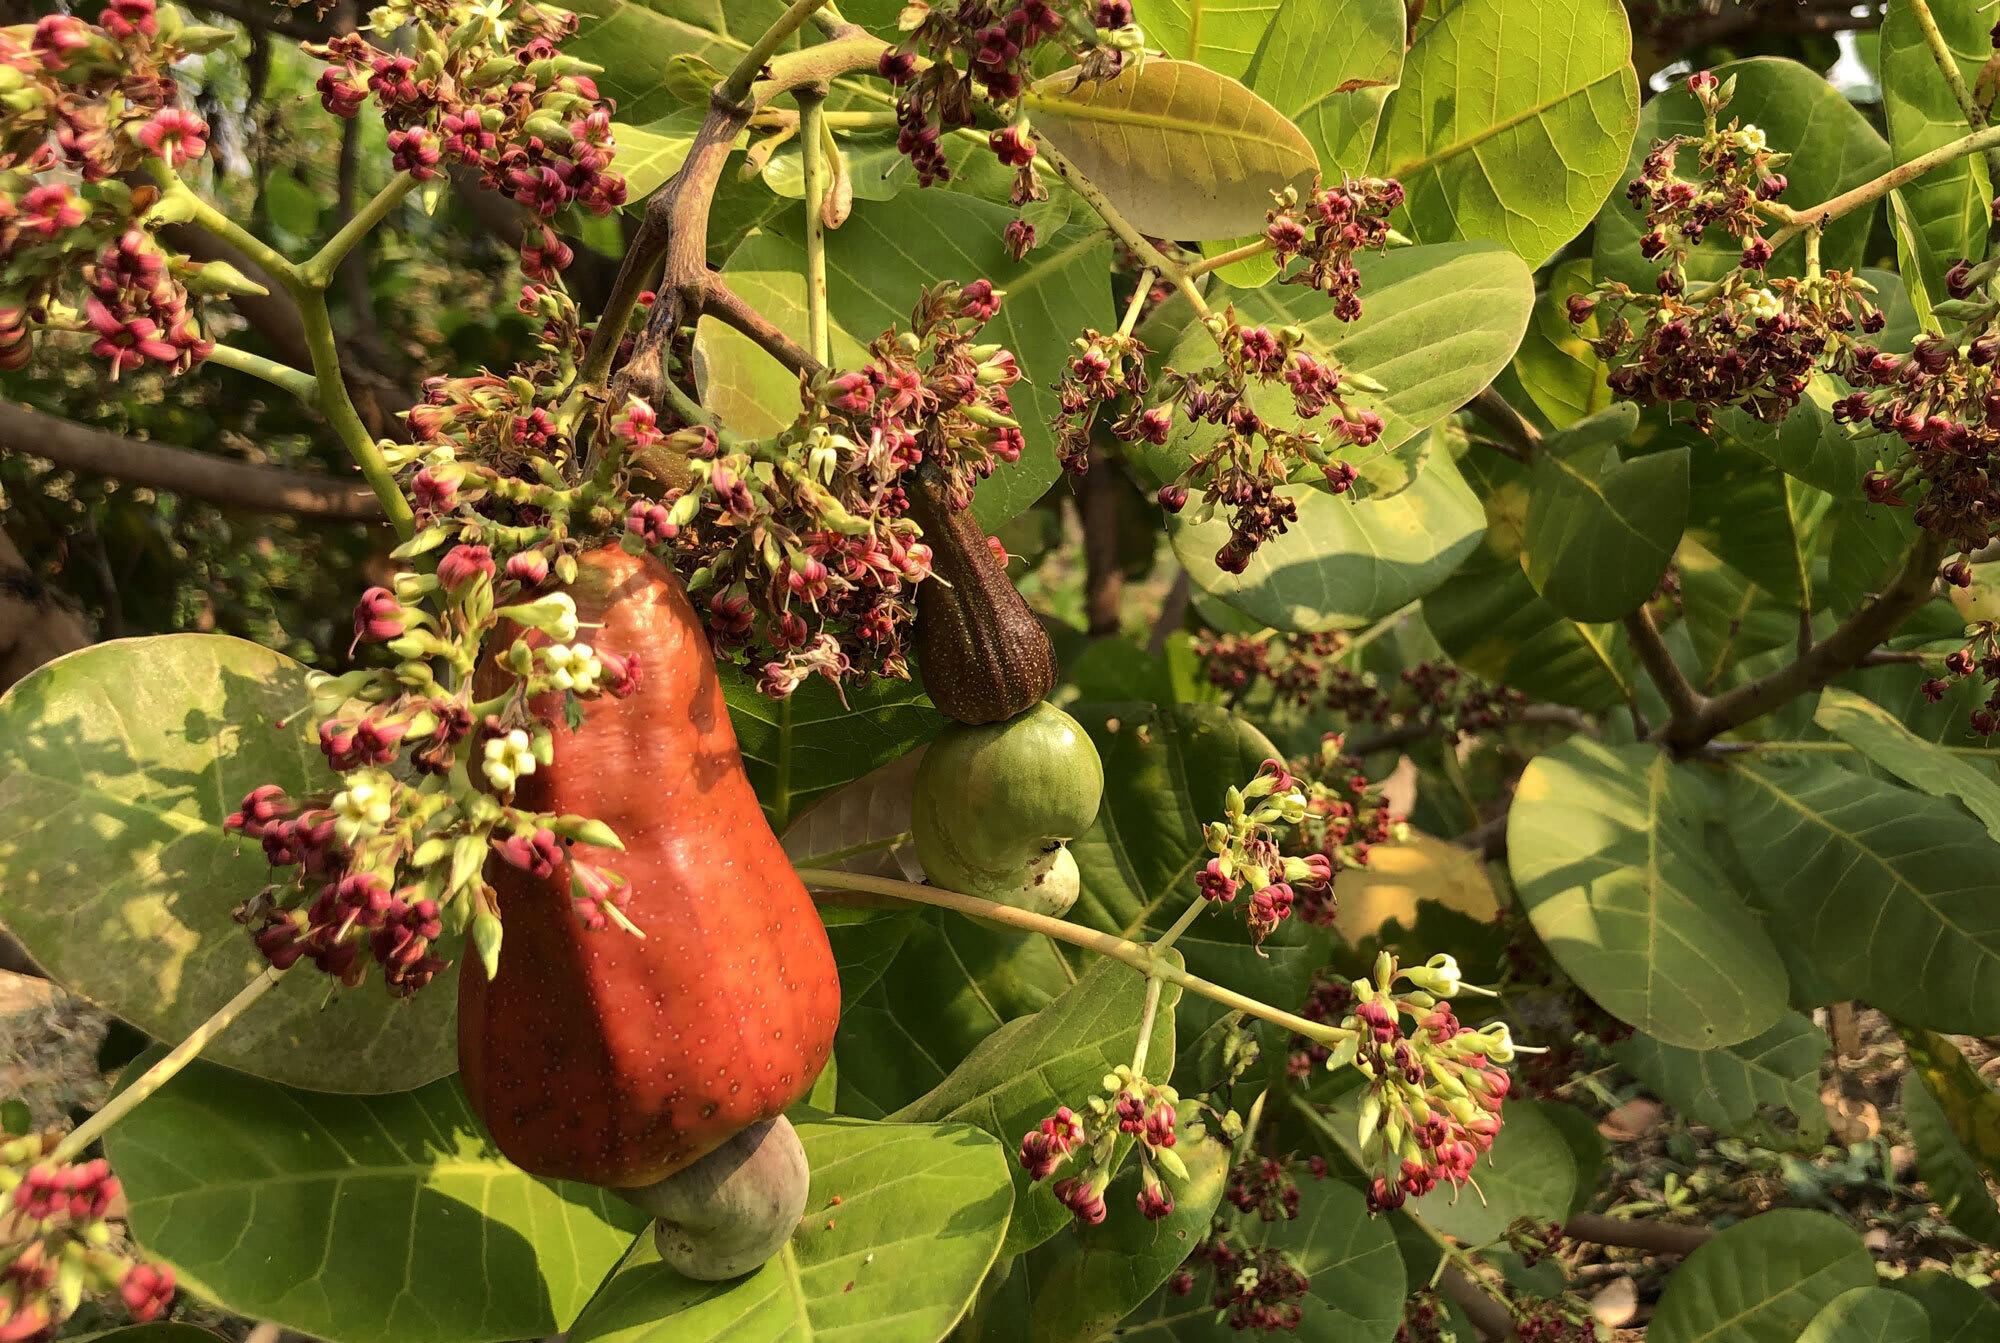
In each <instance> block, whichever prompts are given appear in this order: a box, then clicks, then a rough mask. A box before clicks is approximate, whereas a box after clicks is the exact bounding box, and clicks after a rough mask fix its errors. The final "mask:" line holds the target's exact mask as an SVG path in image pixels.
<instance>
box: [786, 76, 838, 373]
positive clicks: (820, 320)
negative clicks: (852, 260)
mask: <svg viewBox="0 0 2000 1343" xmlns="http://www.w3.org/2000/svg"><path fill="white" fill-rule="evenodd" d="M793 96H794V97H795V98H797V99H798V104H799V153H800V155H801V156H802V158H803V160H804V166H805V174H806V182H805V187H806V201H805V205H806V348H807V349H809V350H810V351H812V357H813V358H815V359H817V360H818V361H819V362H820V363H821V364H822V365H824V364H826V363H827V362H828V361H829V360H830V359H831V358H832V356H833V340H832V337H831V335H830V334H829V331H828V326H827V316H826V218H825V215H824V213H823V212H824V210H825V207H826V192H827V164H826V138H825V137H826V125H825V123H824V122H823V121H822V120H821V110H822V105H823V104H824V102H825V95H824V94H823V93H821V92H820V91H819V90H818V89H805V88H802V89H800V90H798V92H797V93H796V94H794V95H793Z"/></svg>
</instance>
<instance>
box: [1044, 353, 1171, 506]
mask: <svg viewBox="0 0 2000 1343" xmlns="http://www.w3.org/2000/svg"><path fill="white" fill-rule="evenodd" d="M1072 348H1073V349H1074V350H1075V351H1076V353H1074V354H1073V355H1071V356H1070V359H1069V362H1068V363H1067V364H1065V365H1064V366H1063V377H1062V382H1061V383H1059V384H1058V385H1057V387H1056V407H1057V409H1056V419H1055V431H1056V458H1057V460H1059V461H1060V462H1061V463H1062V466H1063V470H1065V471H1067V472H1069V473H1070V474H1071V475H1074V476H1080V475H1082V474H1083V473H1084V472H1086V471H1088V470H1089V469H1090V439H1091V430H1092V427H1093V426H1094V425H1095V424H1096V423H1097V413H1098V411H1099V410H1100V409H1102V408H1104V407H1107V406H1122V407H1123V410H1122V411H1121V412H1120V413H1119V414H1118V416H1117V418H1116V419H1115V420H1114V421H1113V422H1112V424H1111V432H1112V433H1114V434H1116V435H1117V436H1118V437H1120V438H1122V439H1124V440H1125V441H1126V442H1128V443H1129V442H1133V441H1136V440H1144V441H1145V442H1147V443H1154V444H1159V443H1165V442H1166V441H1167V433H1168V431H1169V430H1171V429H1172V428H1173V424H1174V417H1173V412H1172V411H1171V410H1170V409H1168V408H1167V407H1166V406H1154V407H1152V408H1151V409H1147V408H1146V407H1145V406H1143V405H1142V404H1141V403H1142V401H1143V400H1144V398H1145V395H1146V388H1147V385H1148V384H1147V377H1146V356H1147V354H1148V353H1150V351H1148V350H1147V348H1146V343H1145V342H1144V341H1142V340H1140V339H1139V338H1138V337H1137V336H1134V335H1131V334H1130V333H1129V332H1115V331H1114V332H1113V333H1111V334H1110V335H1108V336H1107V335H1105V334H1104V333H1103V332H1101V331H1097V330H1094V329H1091V330H1086V331H1085V332H1084V333H1083V334H1082V335H1081V336H1078V337H1077V338H1076V340H1075V342H1074V343H1073V346H1072Z"/></svg>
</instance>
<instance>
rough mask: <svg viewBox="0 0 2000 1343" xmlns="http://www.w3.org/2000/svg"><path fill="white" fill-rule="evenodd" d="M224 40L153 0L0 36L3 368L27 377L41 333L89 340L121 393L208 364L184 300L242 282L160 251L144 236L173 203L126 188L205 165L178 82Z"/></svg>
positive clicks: (198, 132) (51, 18)
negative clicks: (160, 370) (149, 367)
mask: <svg viewBox="0 0 2000 1343" xmlns="http://www.w3.org/2000/svg"><path fill="white" fill-rule="evenodd" d="M229 38H230V34H229V33H228V32H226V31H224V30H221V29H217V28H202V27H197V26H194V25H192V24H189V23H187V22H186V21H185V20H184V19H183V18H182V16H181V14H180V12H179V11H178V10H175V9H173V8H171V7H168V8H163V9H162V8H156V7H155V4H154V0H112V3H110V4H107V5H106V6H105V7H104V9H103V11H102V12H101V13H100V14H99V15H98V21H97V22H96V23H94V24H92V23H86V22H85V21H84V20H82V19H80V18H77V17H75V16H74V15H69V14H50V15H48V16H46V17H45V18H43V19H41V20H40V21H39V22H37V23H35V24H32V25H22V26H18V27H11V28H0V88H4V92H5V95H6V108H5V114H4V117H0V368H19V367H20V366H21V365H22V364H24V363H26V362H27V359H28V356H29V353H30V347H29V338H30V336H31V334H32V332H33V331H34V330H36V329H38V328H49V329H54V330H65V331H82V332H86V333H88V334H90V335H91V336H93V337H94V338H95V342H94V345H93V353H95V354H96V355H97V356H98V357H99V358H101V359H104V360H105V361H106V362H107V363H109V364H110V366H111V374H112V376H113V377H114V378H115V377H117V376H118V375H119V374H120V373H123V372H126V371H128V370H131V369H135V368H138V367H140V366H142V365H144V364H146V363H147V362H149V361H150V362H152V363H155V364H160V365H163V366H166V367H168V368H172V369H175V370H185V369H186V368H188V367H189V366H191V365H192V364H194V363H196V362H197V361H199V360H201V359H203V358H205V357H206V356H207V354H208V351H209V350H210V348H211V344H210V342H209V341H208V340H206V339H205V338H204V337H203V335H202V333H201V327H200V325H199V323H198V322H197V320H196V317H195V313H194V310H193V306H192V298H191V294H190V291H191V290H192V291H195V292H202V291H216V290H225V289H231V288H237V287H240V286H242V285H243V284H244V281H243V279H242V277H241V276H240V275H238V274H237V273H236V272H235V271H233V270H231V269H230V268H229V267H227V266H223V265H209V266H202V265H198V264H196V263H194V262H192V261H190V260H189V259H188V258H187V257H185V256H181V255H177V254H173V253H170V252H167V251H165V250H164V249H162V248H161V247H160V246H159V244H158V243H157V242H156V241H155V239H154V236H153V229H154V228H155V227H156V226H157V225H158V224H159V223H161V222H165V220H164V217H163V215H164V214H165V213H170V212H171V211H170V207H171V204H172V203H171V201H168V202H162V199H161V192H160V191H159V189H158V188H156V187H153V186H150V185H147V186H140V185H135V183H134V181H133V180H131V179H133V178H134V177H135V176H138V175H141V174H143V173H144V172H145V171H146V170H147V169H148V168H149V167H152V168H155V169H159V170H162V171H164V172H171V170H173V169H176V168H178V167H180V166H181V165H182V164H184V163H186V162H188V161H190V160H192V159H197V158H200V157H201V156H202V155H203V154H204V153H205V152H206V151H207V137H208V124H207V123H206V122H204V121H203V120H202V119H201V118H200V117H198V116H196V115H195V114H194V113H192V112H190V111H188V110H187V109H186V108H183V107H181V106H180V105H179V103H178V99H179V95H180V91H179V88H178V86H177V85H176V84H175V82H174V79H173V76H172V73H171V71H172V68H173V65H174V63H175V62H176V61H179V60H181V59H182V58H184V57H186V56H189V55H194V54H198V53H201V52H204V51H208V50H211V49H213V48H214V47H216V46H218V45H220V44H222V43H224V42H227V41H228V40H229Z"/></svg>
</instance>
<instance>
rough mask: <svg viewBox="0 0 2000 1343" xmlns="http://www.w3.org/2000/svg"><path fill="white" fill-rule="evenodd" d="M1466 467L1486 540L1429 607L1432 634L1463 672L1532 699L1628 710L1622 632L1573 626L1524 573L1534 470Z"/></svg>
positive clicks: (1627, 657)
mask: <svg viewBox="0 0 2000 1343" xmlns="http://www.w3.org/2000/svg"><path fill="white" fill-rule="evenodd" d="M1459 465H1460V467H1461V468H1462V469H1463V470H1464V471H1465V472H1466V474H1467V475H1468V476H1470V477H1471V479H1472V481H1473V483H1474V485H1475V486H1476V487H1477V489H1478V492H1479V495H1480V497H1481V500H1482V503H1483V504H1484V511H1485V516H1486V535H1485V537H1484V539H1483V540H1482V541H1481V543H1480V544H1479V545H1478V546H1476V547H1474V548H1473V550H1472V553H1471V554H1470V555H1469V556H1468V557H1467V558H1466V560H1465V562H1464V563H1463V564H1461V565H1460V566H1459V568H1458V572H1457V573H1455V574H1454V575H1452V577H1451V579H1450V580H1449V581H1448V582H1446V583H1445V584H1444V586H1443V587H1441V588H1439V589H1438V590H1437V591H1435V592H1433V593H1431V594H1430V595H1429V596H1427V597H1425V598H1424V624H1425V625H1426V626H1428V627H1429V629H1430V632H1431V634H1432V635H1433V636H1434V637H1435V638H1436V639H1437V641H1438V643H1439V645H1440V646H1442V647H1443V649H1444V650H1445V652H1447V653H1448V654H1450V655H1451V657H1452V659H1453V660H1454V661H1456V662H1457V663H1458V664H1459V665H1461V666H1463V667H1464V668H1465V669H1466V670H1468V671H1472V672H1476V673H1477V674H1479V675H1481V676H1484V677H1486V678H1488V679H1489V680H1493V681H1498V682H1500V683H1502V684H1503V685H1509V686H1512V687H1513V688H1514V689H1516V690H1519V691H1520V692H1521V693H1522V694H1525V695H1529V696H1531V697H1533V698H1535V699H1543V700H1549V701H1552V702H1554V703H1557V704H1569V705H1573V706H1575V707H1576V708H1579V709H1588V710H1601V709H1609V708H1612V707H1614V706H1616V705H1619V704H1622V703H1624V702H1625V701H1626V700H1628V699H1629V698H1630V697H1631V695H1632V693H1633V686H1632V655H1631V649H1630V646H1629V645H1628V644H1627V643H1626V642H1625V641H1624V640H1623V639H1621V638H1619V637H1618V634H1617V628H1616V626H1611V625H1582V624H1578V623H1577V622H1575V621H1573V620H1569V619H1566V618H1565V617H1564V616H1563V614H1562V613H1561V612H1560V611H1558V610H1556V609H1555V607H1553V606H1551V605H1549V604H1548V603H1547V602H1545V601H1543V600H1542V598H1541V597H1540V595H1538V594H1537V593H1536V592H1535V587H1534V584H1532V583H1530V582H1529V581H1528V576H1527V574H1525V573H1523V572H1522V570H1521V535H1522V532H1523V530H1524V529H1525V526H1526V520H1527V512H1528V497H1529V496H1528V487H1527V477H1528V472H1527V470H1526V469H1525V468H1524V467H1522V466H1520V465H1519V464H1517V463H1515V462H1511V461H1509V460H1507V459H1506V458H1505V457H1502V456H1501V455H1500V454H1499V453H1497V452H1486V451H1483V450H1482V451H1472V452H1468V453H1467V454H1466V455H1465V456H1464V457H1463V458H1462V459H1461V460H1460V463H1459Z"/></svg>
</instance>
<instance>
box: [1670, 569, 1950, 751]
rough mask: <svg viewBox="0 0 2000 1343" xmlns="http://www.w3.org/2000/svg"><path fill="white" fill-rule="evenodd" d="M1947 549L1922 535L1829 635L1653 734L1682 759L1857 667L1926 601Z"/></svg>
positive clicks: (1704, 702) (1705, 702)
mask: <svg viewBox="0 0 2000 1343" xmlns="http://www.w3.org/2000/svg"><path fill="white" fill-rule="evenodd" d="M1949 550H1950V546H1949V544H1948V543H1946V542H1944V541H1941V540H1939V539H1937V538H1936V537H1934V536H1931V535H1930V534H1929V533H1925V534H1924V535H1922V536H1921V537H1919V538H1918V540H1917V543H1916V544H1915V545H1914V546H1912V547H1911V548H1910V553H1909V554H1908V555H1907V556H1905V557H1904V560H1903V567H1902V568H1901V569H1900V570H1898V571H1897V573H1896V576H1895V577H1894V578H1893V579H1891V580H1890V582H1889V585H1888V586H1887V587H1886V588H1884V589H1883V590H1882V591H1881V592H1878V593H1876V594H1875V595H1874V596H1872V597H1870V598H1869V599H1868V600H1867V601H1866V602H1863V603H1862V604H1861V606H1860V608H1859V609H1858V610H1856V611H1855V612H1853V614H1851V615H1849V616H1848V617H1847V619H1845V620H1843V621H1842V622H1840V624H1839V626H1838V627H1836V628H1835V629H1834V631H1833V632H1832V633H1831V634H1829V635H1827V636H1826V637H1825V638H1824V639H1821V640H1819V641H1818V642H1817V643H1815V644H1813V645H1812V646H1811V647H1810V648H1808V649H1806V650H1805V652H1803V653H1801V654H1800V655H1799V656H1798V658H1797V659H1795V660H1794V661H1792V662H1789V663H1787V664H1785V665H1784V666H1783V667H1780V668H1779V669H1778V670H1777V671H1774V672H1772V673H1770V674H1769V675H1768V676H1760V677H1758V678H1757V679H1756V680H1754V681H1749V682H1746V683H1744V684H1743V685H1740V686H1737V687H1736V688H1735V689H1734V690H1731V691H1728V692H1727V693H1725V694H1721V695H1717V696H1715V697H1714V698H1713V699H1709V700H1705V701H1703V702H1702V705H1701V707H1700V709H1699V711H1698V712H1696V713H1694V714H1691V715H1689V716H1688V717H1687V718H1685V719H1677V720H1676V721H1673V722H1669V723H1668V724H1667V725H1666V726H1665V727H1663V728H1661V729H1660V730H1659V731H1658V732H1657V733H1655V734H1654V736H1655V737H1656V738H1657V739H1658V740H1660V741H1662V742H1664V743H1665V744H1666V745H1668V746H1670V747H1672V748H1673V750H1674V751H1675V752H1676V753H1677V754H1680V755H1687V754H1689V753H1690V752H1693V751H1697V750H1699V749H1700V748H1701V747H1702V746H1704V745H1706V744H1707V743H1708V742H1709V741H1711V740H1713V739H1714V738H1716V737H1719V736H1721V735H1722V734H1723V733H1725V732H1727V731H1729V730H1730V729H1731V728H1737V727H1741V726H1743V725H1744V724H1745V723H1748V722H1750V721H1752V720H1753V719H1757V718H1761V717H1763V716H1764V715H1765V714H1767V713H1770V712H1771V711H1772V710H1773V709H1776V708H1778V707H1780V706H1781V705H1784V704H1787V703H1790V702H1791V701H1792V700H1794V699H1796V698H1798V697H1799V696H1800V695H1803V694H1805V693H1806V692H1807V691H1810V690H1817V689H1818V688H1819V687H1821V686H1823V685H1825V684H1826V683H1827V682H1828V681H1831V680H1832V679H1833V678H1834V677H1836V676H1839V675H1840V674H1841V673H1842V672H1845V671H1849V670H1851V669H1852V668H1854V667H1856V666H1859V665H1860V663H1861V661H1862V659H1863V658H1866V657H1867V656H1868V655H1869V654H1870V653H1872V652H1873V651H1874V650H1875V648H1876V646H1877V645H1878V644H1880V643H1881V642H1882V641H1883V640H1885V639H1887V638H1888V637H1889V636H1890V635H1892V634H1894V633H1895V632H1896V630H1897V629H1898V628H1899V627H1900V626H1901V625H1902V623H1903V622H1904V621H1905V620H1907V619H1909V618H1910V616H1911V615H1913V614H1915V612H1916V611H1917V609H1918V608H1919V607H1921V606H1923V605H1924V603H1926V602H1928V601H1929V600H1930V599H1931V590H1932V588H1933V586H1934V585H1935V584H1936V582H1937V576H1938V565H1939V564H1940V563H1941V562H1942V561H1943V559H1944V557H1945V555H1946V554H1947V553H1948V552H1949Z"/></svg>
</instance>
